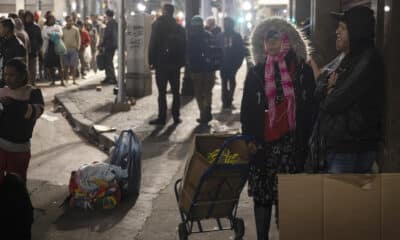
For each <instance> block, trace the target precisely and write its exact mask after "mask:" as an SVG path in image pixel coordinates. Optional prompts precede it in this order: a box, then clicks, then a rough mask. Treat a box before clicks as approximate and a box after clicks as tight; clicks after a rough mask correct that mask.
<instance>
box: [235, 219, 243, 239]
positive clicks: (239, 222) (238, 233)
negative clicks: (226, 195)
mask: <svg viewBox="0 0 400 240" xmlns="http://www.w3.org/2000/svg"><path fill="white" fill-rule="evenodd" d="M233 230H234V231H235V240H242V238H243V236H244V221H243V219H241V218H235V219H234V220H233Z"/></svg>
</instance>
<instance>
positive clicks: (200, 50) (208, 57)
mask: <svg viewBox="0 0 400 240" xmlns="http://www.w3.org/2000/svg"><path fill="white" fill-rule="evenodd" d="M215 49H216V39H215V38H214V37H213V35H212V34H211V33H210V32H208V31H206V30H204V29H203V28H192V29H191V31H190V32H189V38H188V47H187V58H188V66H189V69H190V72H192V73H201V72H212V71H215V70H216V69H215V68H216V66H215V61H214V60H215V59H214V56H215V55H214V53H215V52H213V51H214V50H215Z"/></svg>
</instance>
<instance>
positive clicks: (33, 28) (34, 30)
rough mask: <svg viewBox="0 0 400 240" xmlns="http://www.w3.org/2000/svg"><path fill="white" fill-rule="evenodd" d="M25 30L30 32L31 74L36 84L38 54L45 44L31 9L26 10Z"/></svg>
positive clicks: (31, 80) (33, 83) (29, 65)
mask: <svg viewBox="0 0 400 240" xmlns="http://www.w3.org/2000/svg"><path fill="white" fill-rule="evenodd" d="M24 22H25V31H26V32H27V33H28V36H29V41H30V49H29V64H28V67H29V76H30V83H31V84H32V85H35V84H36V78H37V69H38V56H39V54H40V49H41V48H42V45H43V39H42V33H41V30H40V27H39V26H38V25H37V24H36V23H35V22H34V15H33V13H32V12H30V11H26V12H25V21H24Z"/></svg>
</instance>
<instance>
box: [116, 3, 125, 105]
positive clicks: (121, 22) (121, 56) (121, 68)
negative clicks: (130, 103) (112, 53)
mask: <svg viewBox="0 0 400 240" xmlns="http://www.w3.org/2000/svg"><path fill="white" fill-rule="evenodd" d="M118 12H119V18H118V95H117V103H122V102H123V101H124V98H125V86H124V75H125V41H124V30H125V0H119V1H118Z"/></svg>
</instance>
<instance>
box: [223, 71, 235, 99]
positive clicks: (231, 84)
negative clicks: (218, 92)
mask: <svg viewBox="0 0 400 240" xmlns="http://www.w3.org/2000/svg"><path fill="white" fill-rule="evenodd" d="M235 77H236V71H223V70H222V71H221V81H222V104H223V107H230V106H232V101H233V95H234V94H235V88H236V79H235Z"/></svg>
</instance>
